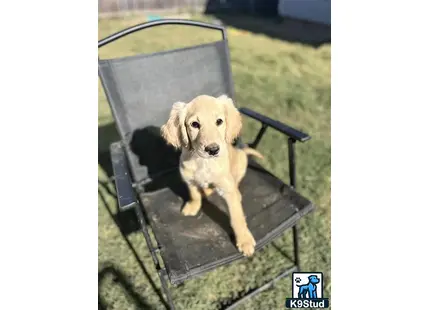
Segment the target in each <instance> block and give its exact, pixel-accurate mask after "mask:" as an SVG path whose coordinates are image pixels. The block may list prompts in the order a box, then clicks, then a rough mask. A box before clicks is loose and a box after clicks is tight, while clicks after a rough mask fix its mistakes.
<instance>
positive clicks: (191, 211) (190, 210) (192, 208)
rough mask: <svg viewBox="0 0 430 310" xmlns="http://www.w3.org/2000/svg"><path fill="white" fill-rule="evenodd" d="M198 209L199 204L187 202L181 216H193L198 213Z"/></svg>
mask: <svg viewBox="0 0 430 310" xmlns="http://www.w3.org/2000/svg"><path fill="white" fill-rule="evenodd" d="M200 207H201V203H198V202H192V201H189V202H187V203H186V204H185V206H184V208H183V209H182V214H183V215H185V216H194V215H196V214H197V213H198V212H199V210H200Z"/></svg>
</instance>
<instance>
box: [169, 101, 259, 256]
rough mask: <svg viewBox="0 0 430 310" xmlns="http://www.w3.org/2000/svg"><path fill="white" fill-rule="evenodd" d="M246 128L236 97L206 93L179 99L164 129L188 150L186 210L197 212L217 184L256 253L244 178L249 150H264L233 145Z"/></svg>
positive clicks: (242, 244)
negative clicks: (246, 211) (241, 188)
mask: <svg viewBox="0 0 430 310" xmlns="http://www.w3.org/2000/svg"><path fill="white" fill-rule="evenodd" d="M241 128H242V120H241V116H240V113H239V111H238V110H237V109H236V108H235V106H234V105H233V101H232V100H231V99H230V98H228V97H227V96H225V95H223V96H221V97H218V98H214V97H211V96H206V95H202V96H198V97H196V98H194V99H193V100H192V101H191V102H189V103H184V102H176V103H175V104H174V105H173V107H172V110H171V112H170V117H169V119H168V121H167V123H166V124H165V125H163V126H162V127H161V134H162V136H163V138H164V139H165V140H166V141H167V142H168V143H169V144H171V145H173V146H174V147H176V148H178V149H181V150H182V153H181V157H180V173H181V175H182V178H183V180H184V181H185V183H186V184H187V185H188V188H189V193H190V201H188V202H187V203H186V204H185V206H184V208H183V209H182V214H184V215H191V216H193V215H196V214H197V213H198V212H199V210H200V207H201V204H202V194H204V195H206V196H209V195H210V194H212V192H213V190H216V192H217V193H218V194H219V195H220V196H222V197H223V198H224V199H225V201H226V203H227V205H228V210H229V214H230V223H231V226H232V228H233V231H234V234H235V237H236V245H237V247H238V249H239V251H241V252H243V254H244V255H246V256H250V255H252V254H253V253H254V248H255V240H254V237H253V236H252V234H251V232H250V231H249V229H248V226H247V224H246V220H245V214H244V212H243V209H242V196H241V194H240V192H239V182H240V181H241V180H242V178H243V177H244V176H245V172H246V168H247V165H248V158H247V154H250V155H254V156H257V157H259V158H263V156H262V155H261V154H260V153H258V152H257V151H256V150H253V149H251V148H244V149H237V148H235V147H234V146H233V145H232V142H233V140H234V139H235V138H236V137H238V136H239V133H240V130H241Z"/></svg>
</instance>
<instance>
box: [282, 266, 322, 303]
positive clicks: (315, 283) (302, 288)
mask: <svg viewBox="0 0 430 310" xmlns="http://www.w3.org/2000/svg"><path fill="white" fill-rule="evenodd" d="M292 280H293V281H292V298H287V301H286V307H287V308H328V298H323V274H322V272H294V273H293V275H292Z"/></svg>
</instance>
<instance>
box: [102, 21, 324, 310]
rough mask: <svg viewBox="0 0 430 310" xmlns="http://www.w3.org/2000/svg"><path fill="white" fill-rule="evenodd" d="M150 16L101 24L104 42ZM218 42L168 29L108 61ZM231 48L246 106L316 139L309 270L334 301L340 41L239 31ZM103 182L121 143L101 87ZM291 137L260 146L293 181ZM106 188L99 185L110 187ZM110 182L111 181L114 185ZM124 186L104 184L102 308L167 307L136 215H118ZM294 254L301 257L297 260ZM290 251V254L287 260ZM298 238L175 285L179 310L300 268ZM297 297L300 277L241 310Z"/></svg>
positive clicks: (217, 301) (305, 234)
mask: <svg viewBox="0 0 430 310" xmlns="http://www.w3.org/2000/svg"><path fill="white" fill-rule="evenodd" d="M142 21H143V20H142V18H138V17H130V18H127V19H111V20H106V19H104V20H100V21H99V39H100V38H103V37H105V36H107V35H109V34H111V33H113V32H115V31H118V30H120V29H122V28H124V27H128V26H131V25H133V24H136V23H139V22H142ZM216 39H218V37H217V34H216V33H212V32H211V31H210V30H200V29H194V28H192V27H191V28H188V27H179V28H176V27H173V26H165V27H161V29H150V30H147V31H145V35H144V34H143V33H142V32H141V33H135V34H133V35H130V36H129V37H128V38H124V39H121V40H119V41H117V42H115V43H113V44H112V46H109V47H106V48H103V49H102V50H100V52H99V55H100V57H101V58H104V57H113V56H125V55H132V54H135V53H139V52H153V51H158V50H162V49H166V48H171V47H181V46H186V45H191V44H195V43H201V42H208V41H213V40H216ZM229 45H230V52H231V62H232V71H233V78H234V82H235V91H236V97H235V99H236V103H237V105H238V106H244V107H249V108H252V109H254V110H256V111H258V112H261V113H263V114H266V115H268V116H270V117H272V118H275V119H277V120H279V121H282V122H286V123H288V124H290V125H292V126H294V127H297V128H298V129H301V130H303V131H305V132H307V133H309V134H310V135H311V136H312V139H311V140H310V141H308V142H306V143H304V144H301V143H297V147H296V152H297V153H296V154H297V185H298V190H299V191H300V192H301V193H302V194H303V195H305V196H306V197H308V198H310V199H311V200H312V201H313V202H314V203H315V204H316V206H317V208H316V210H315V211H314V212H313V213H311V214H309V215H308V216H306V217H305V218H303V220H302V221H301V224H300V232H301V236H300V245H301V266H302V269H303V271H321V272H323V273H324V286H325V287H324V295H325V296H324V297H330V286H331V281H330V258H331V256H330V204H331V195H330V161H331V158H330V153H331V143H330V57H331V55H330V45H329V44H326V45H322V46H320V47H319V48H314V47H311V46H308V45H302V44H299V43H289V42H286V41H281V40H275V39H271V38H270V37H266V36H264V35H253V34H250V33H240V32H237V31H235V30H234V29H232V28H229ZM99 94H100V95H99V118H98V124H99V153H100V156H99V181H101V182H107V181H108V180H109V179H108V175H107V173H108V172H106V171H105V169H103V168H102V166H103V164H102V163H103V162H104V161H105V158H106V151H107V150H108V145H109V143H110V142H112V141H114V140H115V139H118V136H117V134H116V132H115V129H114V126H113V120H112V116H111V114H110V110H109V106H108V104H107V101H106V98H105V96H104V93H103V91H102V89H101V86H100V85H99ZM258 129H259V125H258V124H257V123H255V122H253V121H252V120H249V119H246V118H244V129H243V137H244V140H245V141H249V140H251V139H252V138H253V137H254V136H255V134H256V132H257V130H258ZM286 142H287V141H286V138H285V137H283V136H282V135H281V134H279V133H277V132H275V131H273V130H270V129H269V130H268V132H267V133H266V135H265V136H264V138H263V140H262V141H261V143H260V145H259V150H260V151H261V152H262V153H263V154H265V156H266V160H265V161H264V165H265V167H266V168H267V169H268V170H270V171H271V172H273V173H274V174H275V175H277V176H278V177H280V178H281V179H283V180H284V181H285V182H288V160H287V143H286ZM101 182H99V183H101ZM107 183H108V182H107ZM110 192H114V186H113V185H112V184H108V186H107V187H104V186H101V185H100V186H99V206H98V214H99V215H98V218H99V223H98V242H99V247H98V254H99V256H98V270H99V303H100V304H102V305H103V307H102V308H103V309H121V310H125V309H165V306H164V305H163V303H162V301H161V299H160V292H161V289H160V287H161V285H160V282H159V279H158V275H157V273H156V270H155V268H154V265H153V262H152V259H151V257H150V253H149V251H148V250H147V248H146V244H145V242H144V238H143V236H142V234H141V233H139V232H135V231H133V229H130V231H127V228H126V229H125V230H126V231H123V233H124V235H123V234H122V233H121V231H120V230H119V228H118V226H117V225H116V222H118V221H121V222H122V223H125V224H126V225H124V226H127V227H133V224H134V218H133V217H132V216H131V215H132V214H124V215H120V216H118V215H116V212H117V211H116V200H115V197H114V196H113V195H112V194H111V193H110ZM290 253H291V254H290ZM286 254H287V255H286ZM288 257H292V234H291V232H287V233H285V234H284V235H283V236H281V237H280V238H278V239H277V240H276V241H275V242H274V244H272V245H269V246H267V247H266V248H265V249H264V250H262V251H259V252H257V253H256V254H255V255H254V256H253V257H252V258H250V259H243V260H240V261H238V262H235V263H232V264H231V265H228V266H225V267H222V268H220V269H218V270H216V271H213V272H209V273H207V274H205V275H203V276H202V277H200V278H197V279H193V280H189V281H187V282H185V284H184V285H182V286H180V287H178V288H174V289H173V290H172V292H173V299H174V301H175V305H176V306H177V309H205V310H207V309H218V308H219V307H220V306H221V305H222V303H223V302H225V301H227V300H229V299H231V298H235V297H237V296H238V295H239V294H241V293H242V292H244V291H246V290H249V289H252V288H254V287H256V286H259V285H261V284H262V283H264V282H265V281H266V280H267V279H269V278H271V277H273V276H274V275H276V274H278V273H279V272H280V271H281V270H284V269H285V268H286V267H287V266H289V265H290V264H291V260H290V258H288ZM290 295H291V277H287V278H284V279H282V280H280V281H279V282H277V284H276V286H275V287H274V288H273V289H269V290H267V291H265V292H263V293H261V294H259V295H257V296H256V297H254V298H252V299H251V300H250V301H248V302H247V303H246V304H245V305H244V306H242V307H240V309H258V310H261V309H264V310H266V309H283V308H284V304H285V298H286V297H287V296H290Z"/></svg>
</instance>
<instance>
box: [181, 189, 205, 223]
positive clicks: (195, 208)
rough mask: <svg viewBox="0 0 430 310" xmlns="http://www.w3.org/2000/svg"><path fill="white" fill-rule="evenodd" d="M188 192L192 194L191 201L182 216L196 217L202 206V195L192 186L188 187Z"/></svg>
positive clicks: (186, 205)
mask: <svg viewBox="0 0 430 310" xmlns="http://www.w3.org/2000/svg"><path fill="white" fill-rule="evenodd" d="M188 190H189V192H190V200H189V201H188V202H187V203H186V204H185V206H184V208H183V209H182V214H183V215H187V216H188V215H191V216H194V215H196V214H197V213H198V212H199V210H200V208H201V206H202V194H201V193H200V191H199V189H198V188H197V187H196V186H194V185H191V184H189V185H188Z"/></svg>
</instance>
